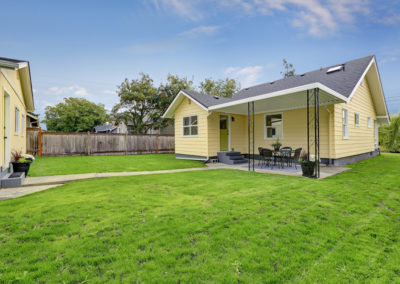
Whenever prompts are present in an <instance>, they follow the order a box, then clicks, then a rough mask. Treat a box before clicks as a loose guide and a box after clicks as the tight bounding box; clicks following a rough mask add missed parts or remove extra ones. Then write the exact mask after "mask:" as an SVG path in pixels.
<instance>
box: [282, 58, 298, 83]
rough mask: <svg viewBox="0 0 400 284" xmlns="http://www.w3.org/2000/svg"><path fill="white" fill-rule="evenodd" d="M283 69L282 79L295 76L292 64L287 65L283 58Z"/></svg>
mask: <svg viewBox="0 0 400 284" xmlns="http://www.w3.org/2000/svg"><path fill="white" fill-rule="evenodd" d="M282 61H283V68H284V69H285V70H284V72H281V75H282V76H283V78H288V77H291V76H294V75H295V72H296V70H295V69H294V68H293V64H291V63H288V62H287V61H286V59H285V58H283V60H282Z"/></svg>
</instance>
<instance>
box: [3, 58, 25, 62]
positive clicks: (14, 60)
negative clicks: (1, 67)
mask: <svg viewBox="0 0 400 284" xmlns="http://www.w3.org/2000/svg"><path fill="white" fill-rule="evenodd" d="M0 60H3V61H8V62H12V63H22V62H27V61H26V60H20V59H12V58H7V57H0Z"/></svg>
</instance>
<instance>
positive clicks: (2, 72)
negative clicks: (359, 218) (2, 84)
mask: <svg viewBox="0 0 400 284" xmlns="http://www.w3.org/2000/svg"><path fill="white" fill-rule="evenodd" d="M0 70H1V71H0V72H1V74H3V76H4V78H6V80H7V82H8V84H10V86H11V88H12V89H13V90H14V92H15V94H16V95H17V97H18V99H19V100H20V101H21V103H22V105H23V106H24V108H25V109H26V106H25V102H24V100H23V99H22V96H21V94H20V93H19V92H18V90H17V88H15V86H14V84H13V82H12V81H11V80H10V78H9V77H8V75H7V72H6V71H4V69H3V68H1V69H0Z"/></svg>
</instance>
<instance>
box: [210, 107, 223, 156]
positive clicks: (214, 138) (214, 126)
mask: <svg viewBox="0 0 400 284" xmlns="http://www.w3.org/2000/svg"><path fill="white" fill-rule="evenodd" d="M220 114H221V113H217V112H212V113H211V114H210V115H209V116H208V120H207V123H208V156H209V157H212V156H216V155H217V153H218V152H219V149H220V143H219V116H220Z"/></svg>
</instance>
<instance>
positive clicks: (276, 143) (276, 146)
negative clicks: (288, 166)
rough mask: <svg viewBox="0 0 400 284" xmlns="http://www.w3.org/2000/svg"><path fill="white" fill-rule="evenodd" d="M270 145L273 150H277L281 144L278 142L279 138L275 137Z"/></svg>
mask: <svg viewBox="0 0 400 284" xmlns="http://www.w3.org/2000/svg"><path fill="white" fill-rule="evenodd" d="M271 146H272V147H274V150H275V151H279V149H280V148H281V146H282V143H281V142H279V138H276V140H275V142H274V143H272V144H271Z"/></svg>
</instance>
